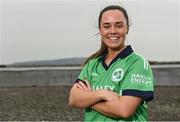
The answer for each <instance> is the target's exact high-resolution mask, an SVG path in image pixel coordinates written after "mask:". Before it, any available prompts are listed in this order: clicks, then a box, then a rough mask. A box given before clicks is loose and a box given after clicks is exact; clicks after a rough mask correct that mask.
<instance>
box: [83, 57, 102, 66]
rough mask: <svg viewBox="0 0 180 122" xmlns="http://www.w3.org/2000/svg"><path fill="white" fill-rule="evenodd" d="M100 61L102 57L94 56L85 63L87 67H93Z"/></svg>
mask: <svg viewBox="0 0 180 122" xmlns="http://www.w3.org/2000/svg"><path fill="white" fill-rule="evenodd" d="M99 62H100V57H97V58H93V59H90V60H89V61H88V62H87V63H86V64H85V67H91V66H93V65H95V64H97V63H99Z"/></svg>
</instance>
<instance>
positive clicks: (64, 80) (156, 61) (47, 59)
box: [0, 0, 180, 121]
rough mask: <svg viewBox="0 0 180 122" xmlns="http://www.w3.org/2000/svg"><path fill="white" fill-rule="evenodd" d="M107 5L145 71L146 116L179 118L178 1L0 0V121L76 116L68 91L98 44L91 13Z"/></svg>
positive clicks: (70, 118) (79, 117)
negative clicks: (120, 19)
mask: <svg viewBox="0 0 180 122" xmlns="http://www.w3.org/2000/svg"><path fill="white" fill-rule="evenodd" d="M112 4H113V5H121V6H123V7H124V8H125V9H126V10H127V12H128V14H129V17H130V31H129V34H128V37H127V40H126V43H127V44H130V45H132V47H133V49H134V50H135V51H136V52H138V53H139V54H141V55H143V56H145V57H146V58H147V59H148V60H149V62H150V64H151V66H152V69H153V73H154V77H155V81H156V83H155V99H154V100H153V101H152V102H150V103H149V104H148V107H149V108H150V109H149V111H148V113H149V120H150V121H164V120H165V121H178V120H180V116H179V115H180V113H179V112H180V105H179V102H180V1H179V0H0V98H1V99H0V120H1V121H3V120H5V121H8V120H10V121H12V120H17V121H27V120H31V121H40V120H47V121H54V120H55V121H59V120H62V121H78V120H83V111H82V110H79V109H75V108H71V107H69V106H68V94H69V90H70V88H71V85H72V84H73V81H75V80H76V78H77V77H78V75H79V73H80V71H81V68H82V67H81V64H82V63H83V62H84V60H85V59H86V58H87V57H88V56H89V55H91V54H92V53H94V52H95V51H96V50H98V49H99V46H100V35H99V34H98V16H99V13H100V11H101V10H102V9H103V8H104V7H105V6H107V5H112Z"/></svg>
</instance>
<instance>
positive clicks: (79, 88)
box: [69, 5, 154, 121]
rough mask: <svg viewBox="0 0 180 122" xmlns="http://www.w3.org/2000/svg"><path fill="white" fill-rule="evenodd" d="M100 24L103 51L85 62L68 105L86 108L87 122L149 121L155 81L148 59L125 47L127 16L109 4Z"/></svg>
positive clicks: (127, 26)
mask: <svg viewBox="0 0 180 122" xmlns="http://www.w3.org/2000/svg"><path fill="white" fill-rule="evenodd" d="M98 22H99V32H100V35H101V48H100V49H99V50H98V51H97V52H96V53H94V54H93V55H92V56H90V57H89V58H88V59H87V61H86V62H85V65H84V67H83V69H82V71H81V73H80V75H79V77H78V79H77V80H76V81H75V83H74V85H73V87H72V88H71V91H70V95H69V104H70V105H71V106H74V107H77V108H85V114H84V120H85V121H147V119H148V117H147V102H149V101H151V100H152V99H153V96H154V94H153V87H154V85H153V84H154V83H153V82H154V79H153V74H152V70H151V67H150V65H149V63H148V62H147V60H146V59H145V58H143V57H141V56H139V55H137V54H136V53H135V52H134V51H133V50H132V48H131V46H130V45H126V44H125V40H126V35H127V34H128V30H129V19H128V14H127V12H126V10H125V9H124V8H122V7H121V6H118V5H110V6H107V7H105V8H104V9H103V10H102V11H101V12H100V15H99V21H98ZM145 66H146V67H145Z"/></svg>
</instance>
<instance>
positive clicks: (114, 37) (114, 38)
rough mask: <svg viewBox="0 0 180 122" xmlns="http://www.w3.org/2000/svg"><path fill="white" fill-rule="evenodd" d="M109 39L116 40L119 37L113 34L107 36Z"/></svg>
mask: <svg viewBox="0 0 180 122" xmlns="http://www.w3.org/2000/svg"><path fill="white" fill-rule="evenodd" d="M108 39H109V40H118V39H119V37H118V36H113V37H108Z"/></svg>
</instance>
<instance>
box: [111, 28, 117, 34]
mask: <svg viewBox="0 0 180 122" xmlns="http://www.w3.org/2000/svg"><path fill="white" fill-rule="evenodd" d="M116 33H117V30H116V28H115V27H114V26H112V27H111V29H110V34H116Z"/></svg>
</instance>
